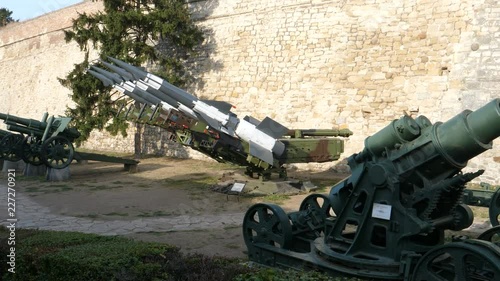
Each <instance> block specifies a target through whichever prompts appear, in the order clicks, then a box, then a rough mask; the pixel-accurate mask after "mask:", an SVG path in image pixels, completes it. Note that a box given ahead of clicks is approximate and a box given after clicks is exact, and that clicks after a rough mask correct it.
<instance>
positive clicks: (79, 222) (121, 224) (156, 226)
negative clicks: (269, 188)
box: [0, 184, 491, 235]
mask: <svg viewBox="0 0 500 281" xmlns="http://www.w3.org/2000/svg"><path fill="white" fill-rule="evenodd" d="M15 195H16V197H15V200H16V201H15V203H16V218H17V222H16V228H33V229H43V230H59V231H78V232H84V233H95V234H101V235H126V234H132V233H144V232H174V231H189V230H203V229H217V228H224V227H230V226H241V225H242V222H243V217H244V215H245V213H230V214H217V215H201V216H189V215H181V216H175V217H157V218H138V219H135V220H127V221H124V220H98V219H89V218H78V217H71V216H64V215H57V214H53V213H51V211H50V209H49V208H48V207H46V206H42V205H40V204H38V203H36V202H35V201H33V200H31V199H30V198H29V196H26V195H24V194H22V193H19V192H16V194H15ZM7 200H8V199H7V186H6V185H5V184H0V220H1V221H2V224H3V225H8V224H9V222H8V221H7V219H9V216H8V213H7ZM490 227H491V224H490V223H489V221H477V222H475V223H473V224H472V225H471V226H470V227H469V228H467V229H465V230H466V231H470V232H472V233H476V234H479V233H482V232H483V231H485V230H486V229H488V228H490Z"/></svg>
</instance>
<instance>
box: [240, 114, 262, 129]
mask: <svg viewBox="0 0 500 281" xmlns="http://www.w3.org/2000/svg"><path fill="white" fill-rule="evenodd" d="M243 120H245V121H247V122H248V123H250V124H252V125H254V126H256V127H257V125H259V124H260V121H259V120H257V119H255V118H253V117H252V116H248V115H247V116H245V117H243Z"/></svg>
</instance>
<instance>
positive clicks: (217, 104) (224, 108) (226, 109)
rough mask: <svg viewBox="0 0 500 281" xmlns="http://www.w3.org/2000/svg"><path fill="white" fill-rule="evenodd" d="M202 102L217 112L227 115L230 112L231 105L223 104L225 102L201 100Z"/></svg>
mask: <svg viewBox="0 0 500 281" xmlns="http://www.w3.org/2000/svg"><path fill="white" fill-rule="evenodd" d="M201 101H202V102H204V103H206V104H208V105H211V106H213V107H215V108H217V109H218V110H219V111H221V112H223V113H225V114H228V113H230V112H231V108H233V105H232V104H230V103H228V102H225V101H216V100H201Z"/></svg>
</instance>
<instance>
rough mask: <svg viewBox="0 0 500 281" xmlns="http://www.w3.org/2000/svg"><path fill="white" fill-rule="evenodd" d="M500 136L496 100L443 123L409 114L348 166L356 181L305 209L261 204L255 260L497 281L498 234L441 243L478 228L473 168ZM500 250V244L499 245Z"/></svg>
mask: <svg viewBox="0 0 500 281" xmlns="http://www.w3.org/2000/svg"><path fill="white" fill-rule="evenodd" d="M499 135H500V99H498V98H497V99H494V100H493V101H491V102H490V103H488V104H486V105H485V106H483V107H481V108H480V109H478V110H476V111H474V112H472V111H470V110H465V111H463V112H462V113H460V114H458V115H456V116H455V117H453V118H452V119H450V120H448V121H447V122H445V123H441V122H437V123H435V124H432V123H431V122H430V121H429V119H427V118H426V117H425V116H420V117H418V118H416V119H413V118H411V117H410V116H403V117H402V118H401V119H399V120H394V121H393V122H391V123H390V124H389V125H388V126H387V127H385V128H383V129H382V130H381V131H379V132H377V133H376V134H374V135H372V136H370V137H368V138H366V140H365V148H364V150H363V151H362V152H360V153H358V154H354V155H352V156H350V157H349V158H348V164H349V166H350V168H351V172H352V175H351V176H350V177H348V178H346V179H344V180H343V181H341V182H340V183H338V184H336V185H335V186H333V187H332V188H331V190H330V193H329V195H328V196H326V195H322V194H312V195H310V196H308V197H306V198H305V199H304V201H303V202H302V204H301V205H300V208H299V211H297V212H292V213H288V214H287V213H285V212H284V211H283V209H281V208H280V207H279V206H277V205H273V204H264V203H260V204H256V205H254V206H252V207H250V208H249V209H248V211H247V212H246V214H245V217H244V221H243V236H244V240H245V243H246V245H247V247H248V255H249V258H250V260H252V261H255V262H258V263H262V264H265V265H268V266H278V267H285V268H295V269H312V270H321V271H324V272H327V273H329V274H331V275H334V276H357V277H361V278H370V279H385V280H405V281H423V280H428V281H431V280H432V281H434V280H456V281H465V280H489V281H495V280H500V247H499V246H500V245H498V244H497V245H495V243H492V242H491V239H492V237H493V236H494V234H497V235H498V234H500V227H498V226H497V227H495V228H492V229H490V230H488V231H486V232H485V233H484V234H483V235H480V236H479V237H478V238H480V239H484V240H489V241H483V240H479V239H463V240H461V241H458V242H451V243H445V237H444V232H445V230H456V231H458V230H462V229H465V228H467V227H469V226H470V225H471V224H472V221H473V214H472V211H471V210H470V208H469V207H468V206H467V205H465V204H463V203H462V197H463V190H464V188H465V184H466V183H467V182H469V181H471V180H472V179H474V178H476V177H478V176H479V175H481V174H482V173H483V172H484V171H482V170H479V171H477V172H473V173H462V171H461V170H462V169H463V168H465V167H466V165H467V162H468V160H470V159H472V158H473V157H475V156H477V155H479V154H481V153H482V152H484V151H485V150H487V149H490V148H491V147H492V141H493V140H495V139H496V138H497V137H498V136H499ZM497 243H498V242H497Z"/></svg>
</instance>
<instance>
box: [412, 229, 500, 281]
mask: <svg viewBox="0 0 500 281" xmlns="http://www.w3.org/2000/svg"><path fill="white" fill-rule="evenodd" d="M498 251H499V248H498V247H497V246H495V245H494V244H492V243H490V242H487V241H481V240H475V239H471V240H465V241H462V242H452V243H448V244H445V245H443V246H440V247H438V248H435V249H433V250H431V251H429V252H427V254H425V255H424V256H423V257H422V258H421V259H420V260H419V261H418V264H417V266H416V267H415V269H414V271H413V278H412V281H496V280H500V255H499V252H498Z"/></svg>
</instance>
